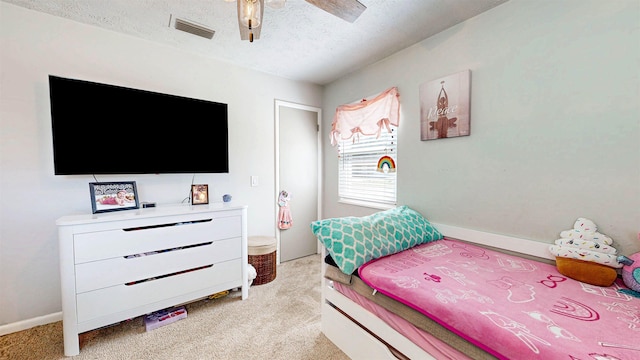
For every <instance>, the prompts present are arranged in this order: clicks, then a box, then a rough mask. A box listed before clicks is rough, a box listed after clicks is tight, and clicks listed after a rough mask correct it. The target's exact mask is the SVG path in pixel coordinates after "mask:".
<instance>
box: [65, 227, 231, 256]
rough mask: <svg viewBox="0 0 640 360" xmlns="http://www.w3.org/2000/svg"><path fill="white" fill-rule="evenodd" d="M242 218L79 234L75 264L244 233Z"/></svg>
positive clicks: (75, 249) (76, 237) (217, 239)
mask: <svg viewBox="0 0 640 360" xmlns="http://www.w3.org/2000/svg"><path fill="white" fill-rule="evenodd" d="M241 224H242V218H241V216H231V217H221V218H214V217H213V216H211V217H205V218H202V219H198V220H196V221H190V222H172V221H171V219H170V218H169V219H166V221H165V222H162V223H158V224H153V225H150V226H143V227H135V228H126V227H125V228H123V229H117V230H105V231H96V232H86V233H78V234H74V236H73V246H74V259H75V263H76V264H81V263H86V262H90V261H96V260H105V259H110V258H117V257H123V256H130V255H135V254H141V253H146V252H153V251H162V250H167V249H172V248H176V247H182V246H189V245H194V244H202V243H207V242H212V241H219V240H224V239H229V238H237V237H240V236H241V235H242V234H241V232H242V227H241Z"/></svg>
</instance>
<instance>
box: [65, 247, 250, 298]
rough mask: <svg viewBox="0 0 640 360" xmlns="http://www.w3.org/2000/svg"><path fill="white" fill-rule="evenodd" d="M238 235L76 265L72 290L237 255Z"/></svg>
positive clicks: (238, 252) (93, 287) (203, 263)
mask: <svg viewBox="0 0 640 360" xmlns="http://www.w3.org/2000/svg"><path fill="white" fill-rule="evenodd" d="M240 241H241V238H233V239H226V240H220V241H214V242H209V243H205V244H203V245H199V246H193V247H189V248H181V249H176V250H172V251H166V252H161V253H157V254H149V255H145V256H141V257H129V258H125V257H123V256H120V257H117V258H112V259H107V260H99V261H92V262H88V263H83V264H78V265H76V292H77V293H83V292H87V291H92V290H97V289H101V288H106V287H109V286H114V285H121V284H127V283H132V282H137V281H141V280H144V279H149V278H155V277H161V276H166V275H169V274H173V273H177V272H180V271H185V270H189V269H195V268H199V267H202V266H207V265H212V264H216V263H220V262H224V261H227V260H232V259H239V258H240V257H241V255H242V254H241V250H242V248H241V246H240Z"/></svg>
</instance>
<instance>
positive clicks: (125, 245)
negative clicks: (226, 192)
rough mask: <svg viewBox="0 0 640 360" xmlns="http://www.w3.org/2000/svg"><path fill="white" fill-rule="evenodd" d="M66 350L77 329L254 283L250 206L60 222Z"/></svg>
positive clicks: (74, 342)
mask: <svg viewBox="0 0 640 360" xmlns="http://www.w3.org/2000/svg"><path fill="white" fill-rule="evenodd" d="M56 224H57V225H58V236H59V242H60V279H61V287H62V313H63V332H64V354H65V355H66V356H73V355H77V354H78V353H79V352H80V348H79V342H78V334H79V333H82V332H86V331H89V330H93V329H96V328H99V327H102V326H105V325H109V324H113V323H116V322H119V321H122V320H126V319H130V318H133V317H137V316H140V315H144V314H147V313H150V312H153V311H156V310H160V309H164V308H167V307H171V306H174V305H179V304H184V303H187V302H192V301H195V300H198V299H201V298H204V297H206V296H209V295H211V294H214V293H217V292H220V291H224V290H229V289H233V288H242V299H243V300H244V299H246V298H247V296H248V294H249V291H248V289H249V286H248V283H247V207H246V206H234V205H231V204H226V203H225V204H210V205H196V206H191V205H176V206H160V207H156V208H148V209H139V210H128V211H119V212H111V213H103V214H94V215H77V216H65V217H62V218H60V219H58V220H57V221H56Z"/></svg>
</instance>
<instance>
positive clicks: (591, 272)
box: [549, 218, 624, 286]
mask: <svg viewBox="0 0 640 360" xmlns="http://www.w3.org/2000/svg"><path fill="white" fill-rule="evenodd" d="M560 237H561V238H560V239H558V240H556V241H555V244H553V245H551V246H549V251H550V252H551V253H552V254H553V255H554V256H555V257H556V267H557V268H558V271H559V272H560V273H561V274H563V275H565V276H567V277H570V278H573V279H576V280H578V281H582V282H584V283H587V284H592V285H597V286H610V285H611V284H613V282H614V281H615V279H616V277H617V275H618V273H617V272H616V269H619V268H621V267H622V266H623V265H624V264H622V263H621V262H619V261H618V256H617V252H618V251H617V250H616V249H615V248H614V247H613V246H611V244H613V240H612V239H611V238H610V237H608V236H606V235H603V234H601V233H599V232H598V228H597V227H596V224H595V223H594V222H593V221H591V220H589V219H585V218H578V220H576V221H575V223H574V224H573V229H571V230H564V231H562V232H561V233H560Z"/></svg>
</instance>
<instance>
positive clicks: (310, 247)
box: [274, 100, 321, 262]
mask: <svg viewBox="0 0 640 360" xmlns="http://www.w3.org/2000/svg"><path fill="white" fill-rule="evenodd" d="M275 113H276V141H275V143H276V171H275V174H276V181H275V184H276V189H275V196H274V199H275V200H276V201H275V202H276V207H277V209H276V214H278V213H279V212H280V210H281V208H280V206H279V205H278V204H277V202H278V201H277V200H278V196H279V194H280V192H281V191H286V192H287V193H288V194H289V200H288V202H287V206H288V210H289V212H290V214H291V219H292V223H293V225H292V226H291V227H290V228H288V229H286V230H281V229H279V228H278V231H276V237H277V239H278V252H277V253H278V256H279V262H285V261H289V260H293V259H298V258H301V257H304V256H308V255H312V254H316V253H318V252H319V250H320V247H319V242H318V239H317V238H316V237H315V236H314V235H313V233H312V232H311V228H310V224H311V222H312V221H315V220H318V219H319V215H320V208H321V206H320V199H321V197H320V188H321V186H320V185H321V180H320V179H321V173H320V154H321V148H320V137H319V129H320V119H321V110H320V109H319V108H316V107H311V106H306V105H300V104H295V103H290V102H286V101H280V100H276V103H275Z"/></svg>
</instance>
